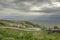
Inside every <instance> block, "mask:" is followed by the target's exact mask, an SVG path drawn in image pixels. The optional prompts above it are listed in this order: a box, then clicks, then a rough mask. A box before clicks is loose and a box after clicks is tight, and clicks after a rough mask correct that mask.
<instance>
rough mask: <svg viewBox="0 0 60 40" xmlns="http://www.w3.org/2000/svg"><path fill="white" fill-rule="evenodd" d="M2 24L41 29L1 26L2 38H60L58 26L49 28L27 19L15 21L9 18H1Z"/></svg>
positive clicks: (47, 39) (20, 39)
mask: <svg viewBox="0 0 60 40" xmlns="http://www.w3.org/2000/svg"><path fill="white" fill-rule="evenodd" d="M0 26H5V27H6V26H8V27H16V26H17V27H19V28H20V27H25V28H28V27H29V28H31V27H33V28H35V27H39V28H40V29H41V30H39V31H24V30H17V29H9V28H5V29H4V28H0V40H60V29H59V27H58V26H54V27H53V28H48V29H47V28H46V27H45V26H42V27H40V26H39V25H37V24H33V23H31V22H27V21H21V22H20V21H19V22H15V21H9V20H0ZM47 31H48V32H47ZM47 33H49V34H47Z"/></svg>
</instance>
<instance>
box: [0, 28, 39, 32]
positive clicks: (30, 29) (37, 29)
mask: <svg viewBox="0 0 60 40" xmlns="http://www.w3.org/2000/svg"><path fill="white" fill-rule="evenodd" d="M7 28H9V29H16V30H23V31H40V29H39V28H17V27H0V29H7Z"/></svg>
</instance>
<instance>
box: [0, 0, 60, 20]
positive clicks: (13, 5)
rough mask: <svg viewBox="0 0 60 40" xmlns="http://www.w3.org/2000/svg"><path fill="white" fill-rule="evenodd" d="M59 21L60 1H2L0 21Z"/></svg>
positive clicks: (0, 3) (0, 0) (0, 4)
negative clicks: (15, 19)
mask: <svg viewBox="0 0 60 40" xmlns="http://www.w3.org/2000/svg"><path fill="white" fill-rule="evenodd" d="M19 17H20V18H21V19H29V20H30V19H37V18H39V19H40V18H43V20H45V18H46V19H49V20H50V19H51V18H52V19H53V18H54V19H56V18H57V19H59V18H60V0H0V19H3V18H11V19H13V18H17V19H19Z"/></svg>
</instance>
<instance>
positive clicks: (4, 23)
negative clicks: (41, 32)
mask: <svg viewBox="0 0 60 40" xmlns="http://www.w3.org/2000/svg"><path fill="white" fill-rule="evenodd" d="M18 25H19V27H22V28H24V27H25V28H28V27H40V26H39V25H37V24H33V23H31V22H28V21H11V20H0V26H7V27H17V26H18Z"/></svg>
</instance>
